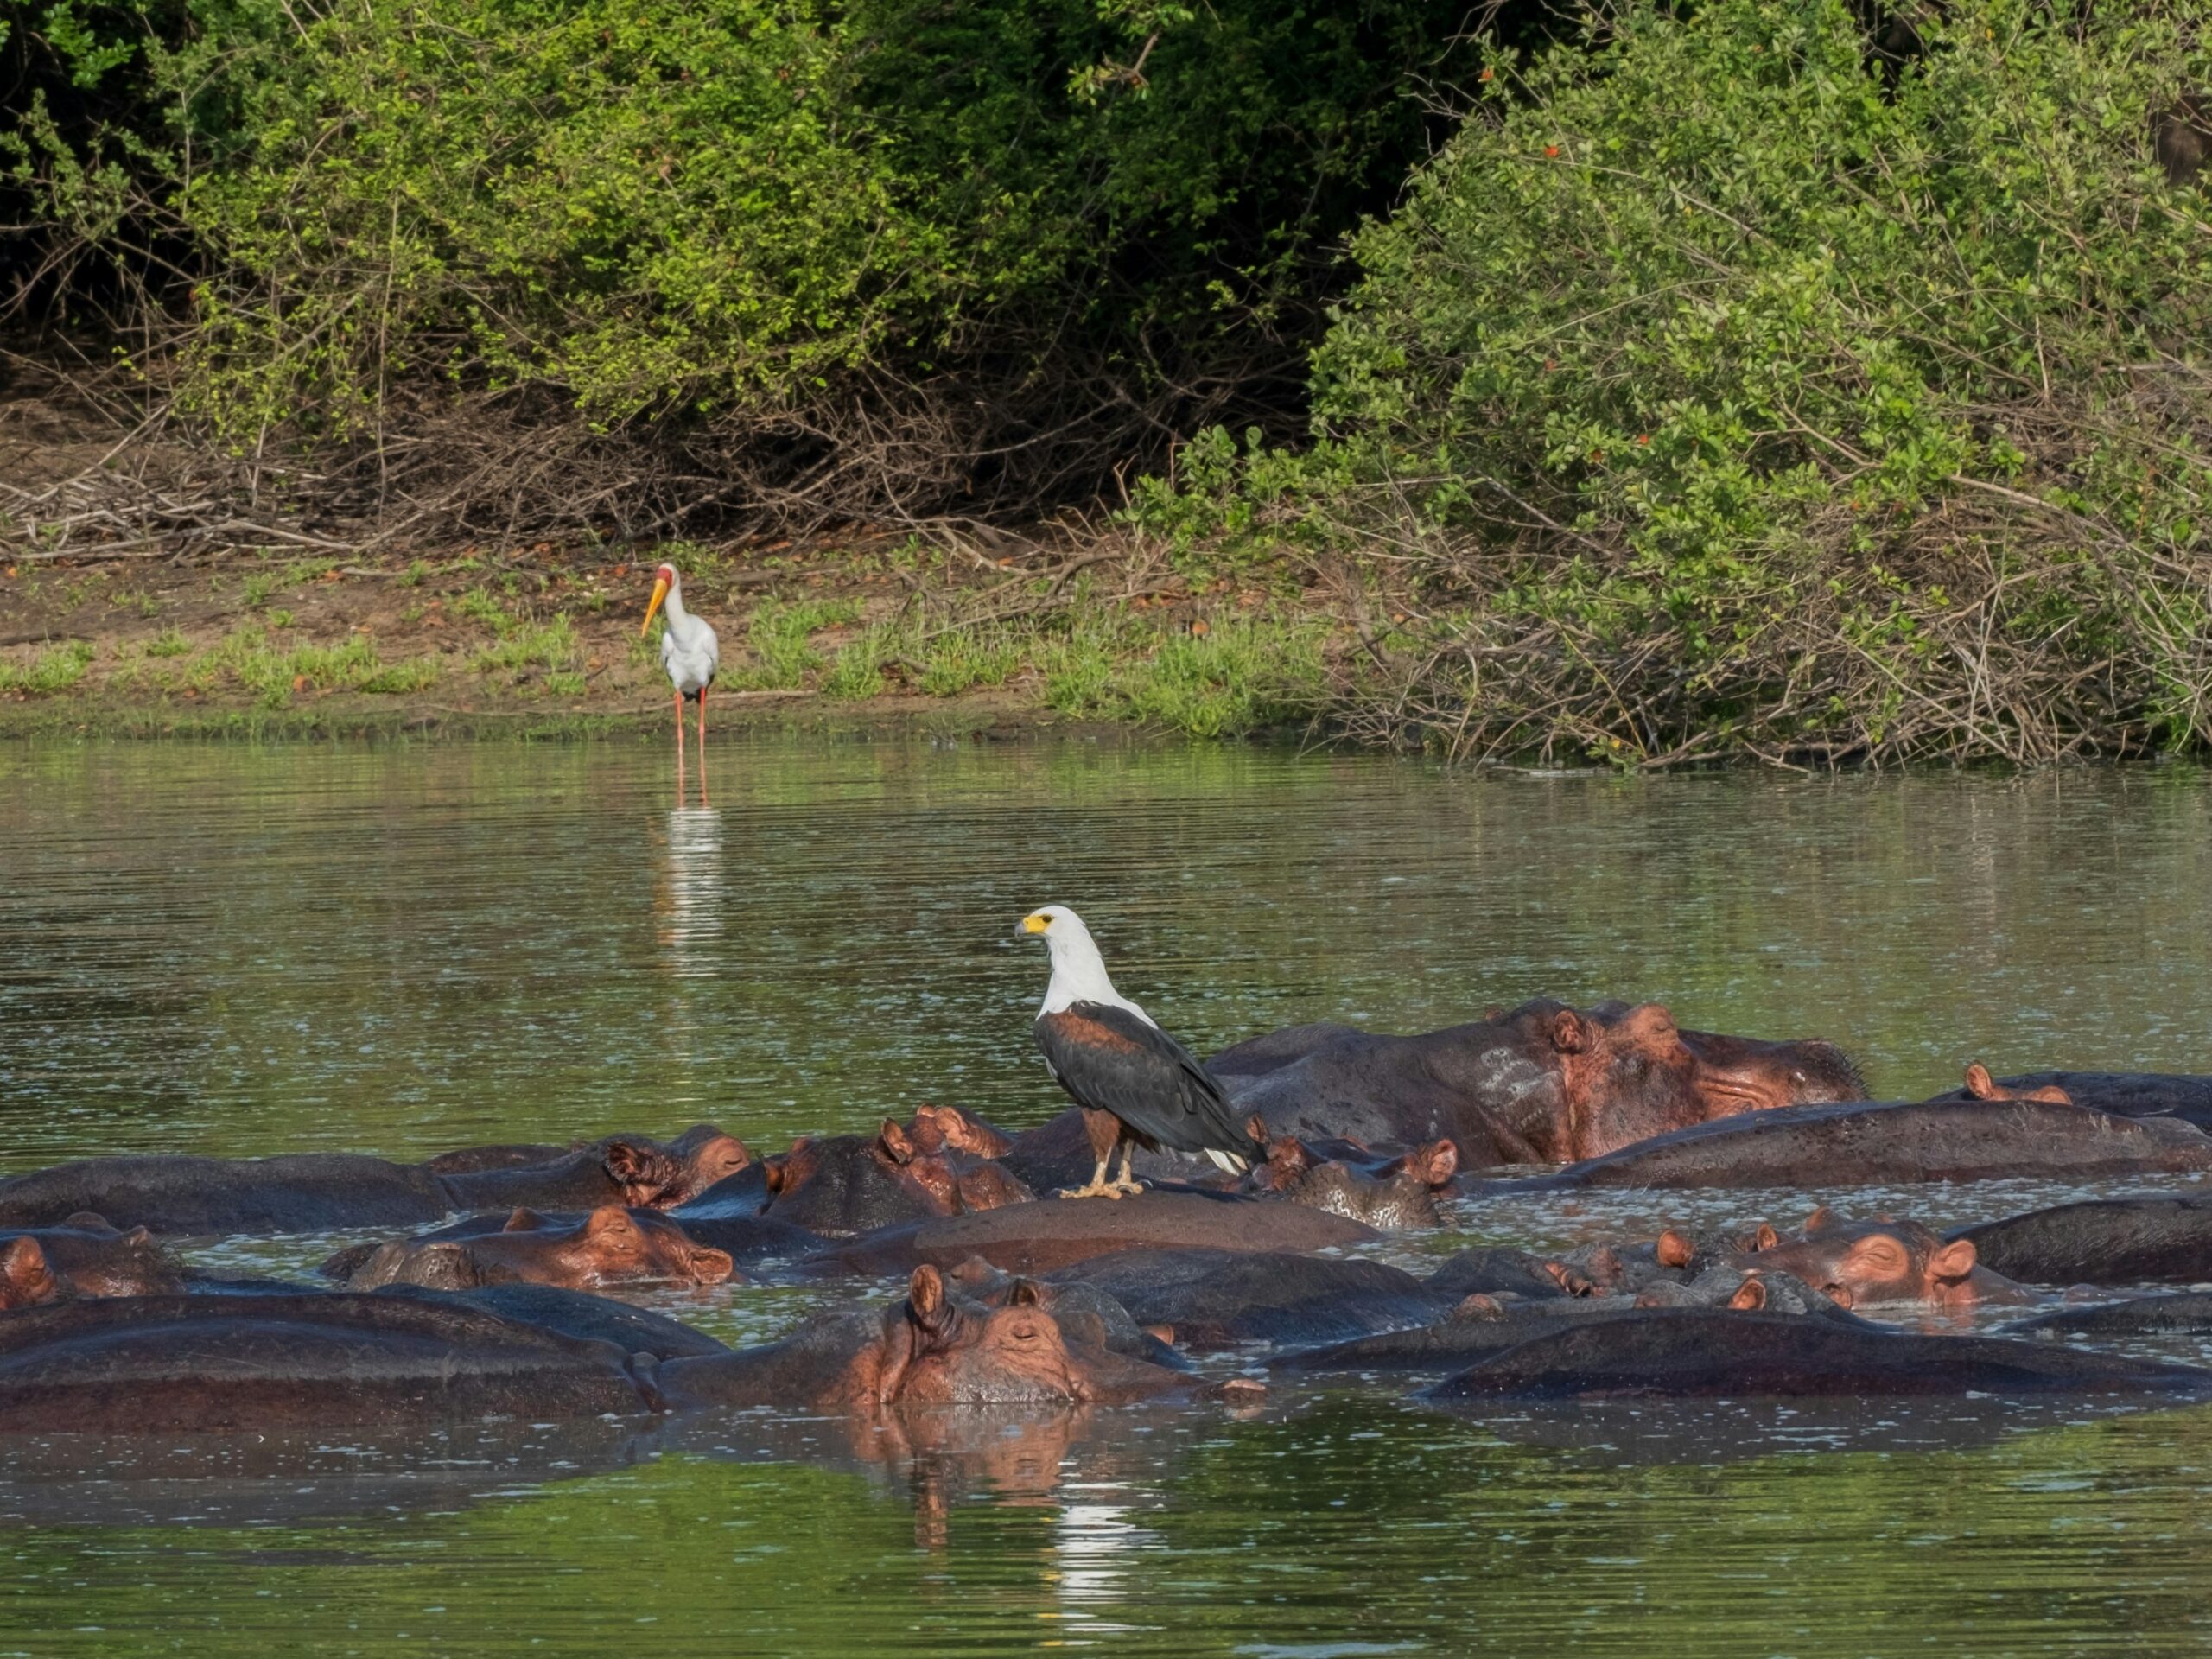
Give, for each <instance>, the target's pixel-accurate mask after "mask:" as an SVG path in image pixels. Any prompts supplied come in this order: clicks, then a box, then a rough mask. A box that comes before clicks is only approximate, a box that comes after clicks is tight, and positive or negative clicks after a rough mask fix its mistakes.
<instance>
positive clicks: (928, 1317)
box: [906, 1262, 944, 1325]
mask: <svg viewBox="0 0 2212 1659" xmlns="http://www.w3.org/2000/svg"><path fill="white" fill-rule="evenodd" d="M906 1305H907V1306H909V1307H911V1308H912V1309H913V1310H914V1317H915V1318H916V1319H919V1320H920V1321H921V1322H922V1323H923V1324H924V1325H928V1324H930V1323H931V1321H932V1320H934V1319H936V1317H937V1316H938V1313H940V1312H941V1311H942V1310H943V1309H944V1275H943V1274H940V1273H938V1270H937V1269H936V1268H933V1267H931V1266H930V1264H929V1263H928V1262H923V1263H922V1265H921V1266H920V1267H918V1268H915V1269H914V1276H913V1277H912V1279H910V1280H908V1281H906Z"/></svg>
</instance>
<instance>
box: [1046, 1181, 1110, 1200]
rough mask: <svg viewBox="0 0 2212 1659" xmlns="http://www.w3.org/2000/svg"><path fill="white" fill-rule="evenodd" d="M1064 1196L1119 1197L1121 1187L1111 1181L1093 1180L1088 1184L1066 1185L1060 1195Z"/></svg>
mask: <svg viewBox="0 0 2212 1659" xmlns="http://www.w3.org/2000/svg"><path fill="white" fill-rule="evenodd" d="M1058 1196H1059V1197H1060V1198H1120V1197H1121V1196H1122V1193H1121V1189H1120V1188H1119V1187H1117V1186H1116V1185H1114V1184H1113V1183H1112V1182H1110V1181H1093V1182H1091V1183H1090V1185H1088V1186H1064V1187H1062V1188H1061V1189H1060V1190H1059V1192H1058Z"/></svg>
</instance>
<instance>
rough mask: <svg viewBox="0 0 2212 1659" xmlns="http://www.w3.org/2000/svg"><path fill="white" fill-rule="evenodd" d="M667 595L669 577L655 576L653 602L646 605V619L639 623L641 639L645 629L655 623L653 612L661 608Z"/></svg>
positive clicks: (643, 636)
mask: <svg viewBox="0 0 2212 1659" xmlns="http://www.w3.org/2000/svg"><path fill="white" fill-rule="evenodd" d="M667 597H668V578H667V577H666V576H655V577H654V578H653V597H652V603H651V604H649V605H647V606H646V607H645V620H644V621H642V622H640V623H639V624H638V637H639V639H644V638H645V630H646V629H648V628H650V627H652V625H653V613H654V612H656V611H658V609H660V602H661V601H663V600H664V599H666V598H667Z"/></svg>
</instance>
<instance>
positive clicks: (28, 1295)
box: [0, 1234, 69, 1309]
mask: <svg viewBox="0 0 2212 1659" xmlns="http://www.w3.org/2000/svg"><path fill="white" fill-rule="evenodd" d="M68 1294H69V1287H68V1286H67V1284H66V1283H64V1282H63V1281H62V1278H61V1275H60V1274H57V1273H56V1272H54V1264H53V1263H52V1262H49V1261H48V1260H47V1256H46V1249H45V1247H44V1246H43V1245H41V1243H39V1242H38V1240H36V1239H35V1238H32V1237H30V1236H29V1235H27V1234H18V1235H17V1236H16V1237H14V1238H11V1239H10V1240H9V1241H8V1242H7V1243H5V1244H0V1309H6V1308H15V1307H37V1306H41V1304H43V1303H47V1302H58V1301H60V1300H62V1299H63V1298H64V1297H66V1296H67V1295H68Z"/></svg>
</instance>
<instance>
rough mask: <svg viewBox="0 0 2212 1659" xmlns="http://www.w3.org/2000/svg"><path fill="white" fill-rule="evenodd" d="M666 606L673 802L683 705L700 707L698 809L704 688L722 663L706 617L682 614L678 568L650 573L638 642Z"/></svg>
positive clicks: (703, 769)
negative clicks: (673, 701)
mask: <svg viewBox="0 0 2212 1659" xmlns="http://www.w3.org/2000/svg"><path fill="white" fill-rule="evenodd" d="M663 600H666V601H668V618H667V621H666V623H665V625H664V627H663V628H662V630H661V636H660V664H661V666H662V667H663V668H664V669H666V670H667V671H668V683H670V684H671V685H672V686H674V687H675V688H676V797H677V799H678V800H679V801H680V800H682V799H683V705H684V704H685V703H687V702H692V701H693V700H695V699H696V701H697V702H698V704H699V804H700V805H702V806H704V805H705V804H707V688H708V687H709V686H710V685H712V684H713V683H715V665H716V664H718V663H720V662H721V641H720V640H718V639H715V631H714V629H713V628H711V627H709V626H708V624H707V620H706V619H705V618H704V617H699V616H694V615H692V614H691V613H690V612H689V611H687V610H685V609H684V608H683V579H682V578H681V577H680V576H678V575H677V574H676V567H675V566H674V565H672V564H664V565H662V566H661V567H660V568H659V569H658V570H655V571H654V572H653V597H652V603H651V604H649V605H647V606H646V607H645V621H644V622H643V624H641V625H640V626H639V629H638V634H639V638H640V639H642V638H644V636H645V632H647V630H649V629H650V628H651V627H652V625H653V613H655V612H656V611H658V610H659V609H660V608H661V601H663Z"/></svg>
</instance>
